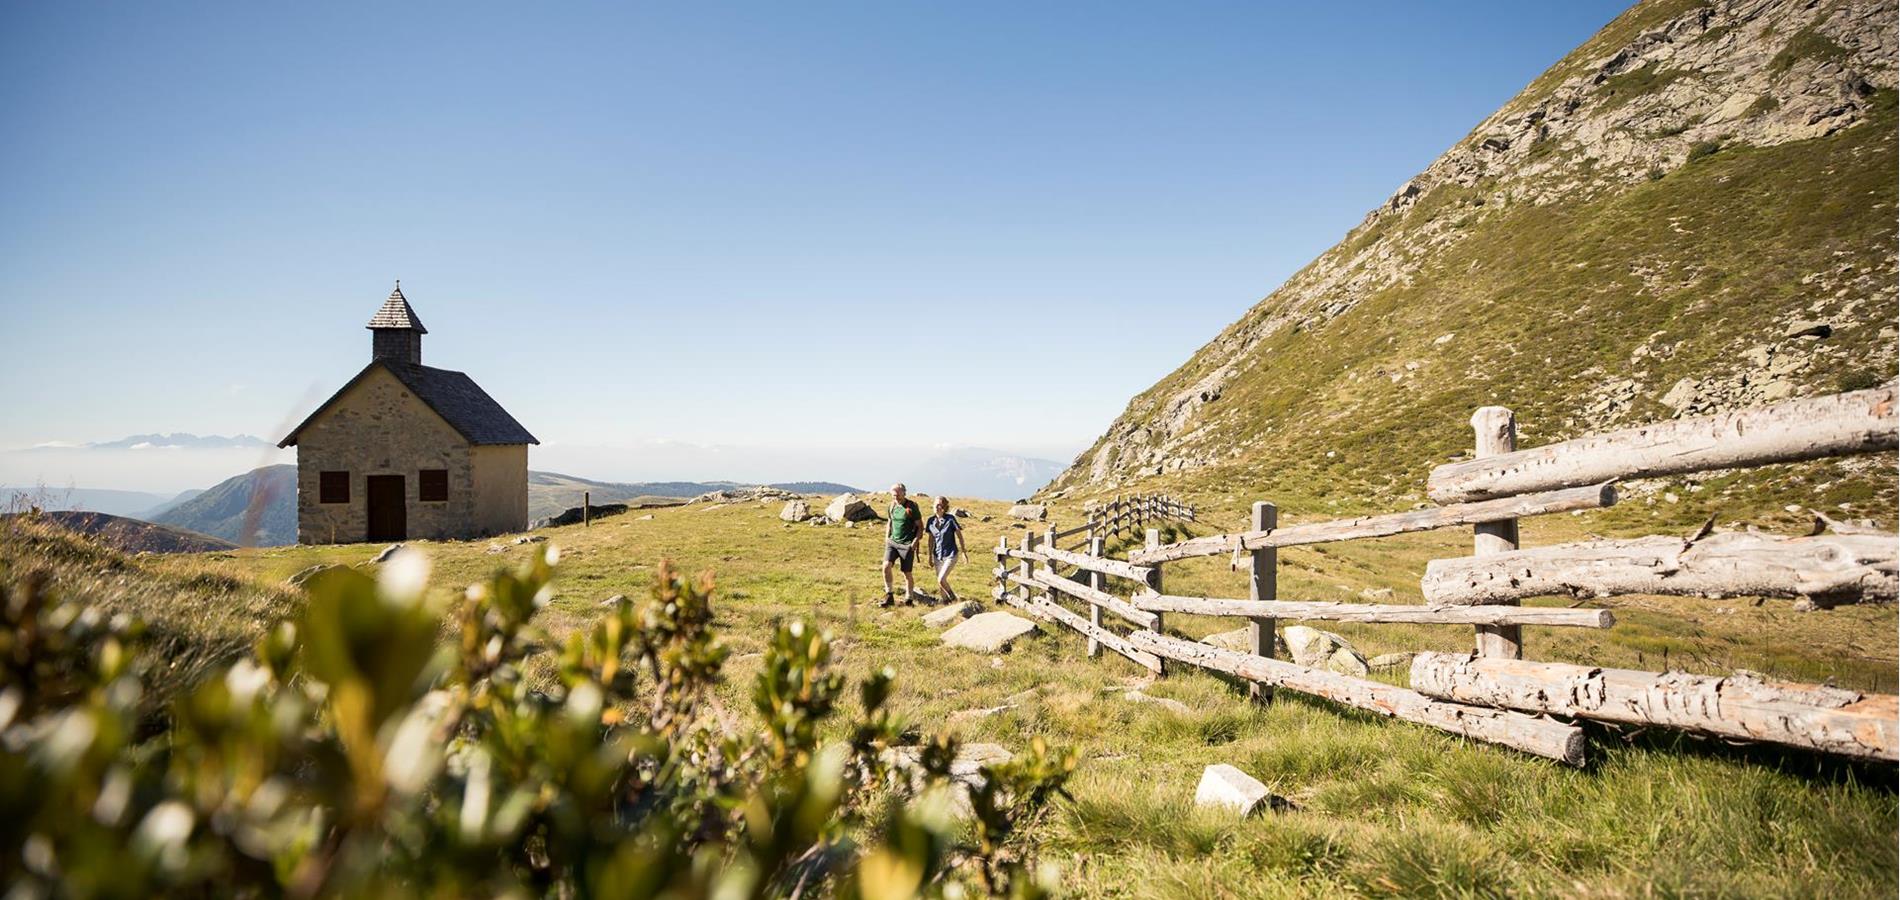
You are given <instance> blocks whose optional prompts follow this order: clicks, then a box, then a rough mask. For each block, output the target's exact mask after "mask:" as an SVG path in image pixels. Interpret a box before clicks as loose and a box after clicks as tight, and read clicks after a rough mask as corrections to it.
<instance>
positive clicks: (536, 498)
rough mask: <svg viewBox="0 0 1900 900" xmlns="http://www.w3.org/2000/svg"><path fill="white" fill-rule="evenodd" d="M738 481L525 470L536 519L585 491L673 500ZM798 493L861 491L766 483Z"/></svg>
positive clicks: (602, 499)
mask: <svg viewBox="0 0 1900 900" xmlns="http://www.w3.org/2000/svg"><path fill="white" fill-rule="evenodd" d="M752 486H753V485H752V484H751V483H749V482H738V481H634V482H616V481H593V480H591V479H587V478H581V477H578V476H574V475H562V474H561V473H559V472H533V471H531V472H529V473H528V518H530V519H539V518H543V517H545V516H552V515H555V514H557V513H560V512H562V511H563V510H568V509H573V508H574V507H576V506H579V505H581V495H582V494H583V493H585V494H586V495H587V499H588V501H589V502H591V503H634V502H639V501H641V500H649V499H651V500H660V499H670V500H677V499H681V498H687V497H697V496H699V495H700V494H704V493H708V492H711V491H720V490H730V489H732V488H740V487H752ZM768 487H775V488H778V489H779V490H784V491H795V492H797V493H800V494H842V493H846V492H854V493H861V491H860V490H859V489H858V488H854V487H851V486H850V485H845V484H838V483H836V482H831V481H781V482H778V483H776V484H772V485H768Z"/></svg>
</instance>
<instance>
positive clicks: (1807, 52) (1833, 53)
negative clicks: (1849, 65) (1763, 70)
mask: <svg viewBox="0 0 1900 900" xmlns="http://www.w3.org/2000/svg"><path fill="white" fill-rule="evenodd" d="M1846 58H1847V48H1845V47H1842V46H1841V45H1839V44H1836V43H1834V42H1833V41H1831V40H1829V39H1828V37H1827V35H1824V34H1822V33H1821V32H1819V31H1816V30H1815V29H1814V28H1813V26H1809V27H1807V28H1803V29H1801V30H1800V31H1797V32H1795V33H1794V35H1793V36H1791V37H1789V38H1788V43H1786V44H1783V45H1782V47H1781V52H1779V53H1776V54H1775V58H1774V59H1771V60H1769V61H1768V71H1770V72H1776V73H1780V72H1786V71H1788V70H1789V69H1792V68H1794V65H1795V63H1798V62H1800V61H1802V60H1804V59H1815V60H1820V61H1822V62H1827V61H1840V60H1844V59H1846Z"/></svg>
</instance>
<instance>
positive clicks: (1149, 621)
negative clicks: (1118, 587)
mask: <svg viewBox="0 0 1900 900" xmlns="http://www.w3.org/2000/svg"><path fill="white" fill-rule="evenodd" d="M1036 582H1037V583H1038V584H1040V585H1042V586H1043V587H1046V588H1048V589H1050V590H1054V591H1059V592H1061V593H1064V594H1067V595H1069V596H1071V597H1074V598H1075V599H1077V600H1081V601H1084V602H1086V603H1089V604H1090V605H1092V606H1096V607H1100V608H1102V609H1106V610H1108V611H1109V612H1112V613H1114V614H1115V615H1118V616H1121V617H1122V618H1124V619H1127V620H1128V621H1130V622H1132V623H1134V624H1136V625H1139V626H1141V627H1143V628H1153V627H1154V624H1155V622H1156V620H1158V619H1160V618H1161V617H1160V616H1157V615H1155V614H1154V613H1151V612H1145V611H1143V610H1140V609H1136V608H1135V606H1134V605H1133V604H1131V603H1129V602H1128V601H1126V600H1123V599H1122V598H1120V597H1117V596H1115V595H1114V594H1111V593H1108V592H1107V591H1101V590H1096V589H1095V588H1093V587H1090V586H1088V585H1086V584H1082V583H1080V582H1076V581H1070V580H1069V579H1067V578H1064V577H1062V576H1060V575H1057V574H1056V573H1055V572H1054V571H1052V570H1050V569H1037V570H1036Z"/></svg>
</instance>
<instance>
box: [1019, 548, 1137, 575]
mask: <svg viewBox="0 0 1900 900" xmlns="http://www.w3.org/2000/svg"><path fill="white" fill-rule="evenodd" d="M1038 552H1040V553H1042V554H1043V559H1044V560H1046V561H1048V562H1052V563H1061V564H1063V565H1065V566H1074V567H1076V568H1078V569H1087V570H1088V571H1090V572H1100V573H1102V574H1104V575H1113V576H1115V577H1117V578H1126V579H1128V580H1130V581H1139V582H1141V583H1143V584H1147V583H1148V576H1150V575H1152V574H1154V570H1153V569H1150V568H1147V567H1144V566H1137V565H1131V564H1129V563H1125V562H1122V561H1121V560H1119V559H1107V558H1104V557H1100V556H1089V555H1088V554H1086V553H1070V552H1069V551H1067V550H1057V549H1055V548H1053V547H1044V548H1043V549H1042V550H1040V551H1038Z"/></svg>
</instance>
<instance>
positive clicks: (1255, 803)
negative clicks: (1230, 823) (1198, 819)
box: [1194, 763, 1273, 816]
mask: <svg viewBox="0 0 1900 900" xmlns="http://www.w3.org/2000/svg"><path fill="white" fill-rule="evenodd" d="M1271 796H1273V792H1272V791H1269V790H1267V786H1266V785H1264V784H1261V783H1260V781H1259V779H1256V778H1254V777H1253V776H1252V775H1249V774H1247V773H1245V772H1242V771H1240V770H1239V769H1236V768H1234V767H1233V766H1230V765H1228V764H1226V763H1218V764H1216V765H1211V766H1208V767H1207V768H1205V769H1203V770H1201V783H1200V786H1198V787H1196V788H1195V789H1194V805H1195V806H1199V807H1204V808H1212V809H1228V810H1233V811H1234V812H1236V813H1239V814H1240V815H1243V816H1245V815H1248V814H1250V813H1252V812H1253V811H1254V810H1256V809H1259V808H1260V804H1262V803H1265V802H1266V800H1267V798H1268V797H1271Z"/></svg>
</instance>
